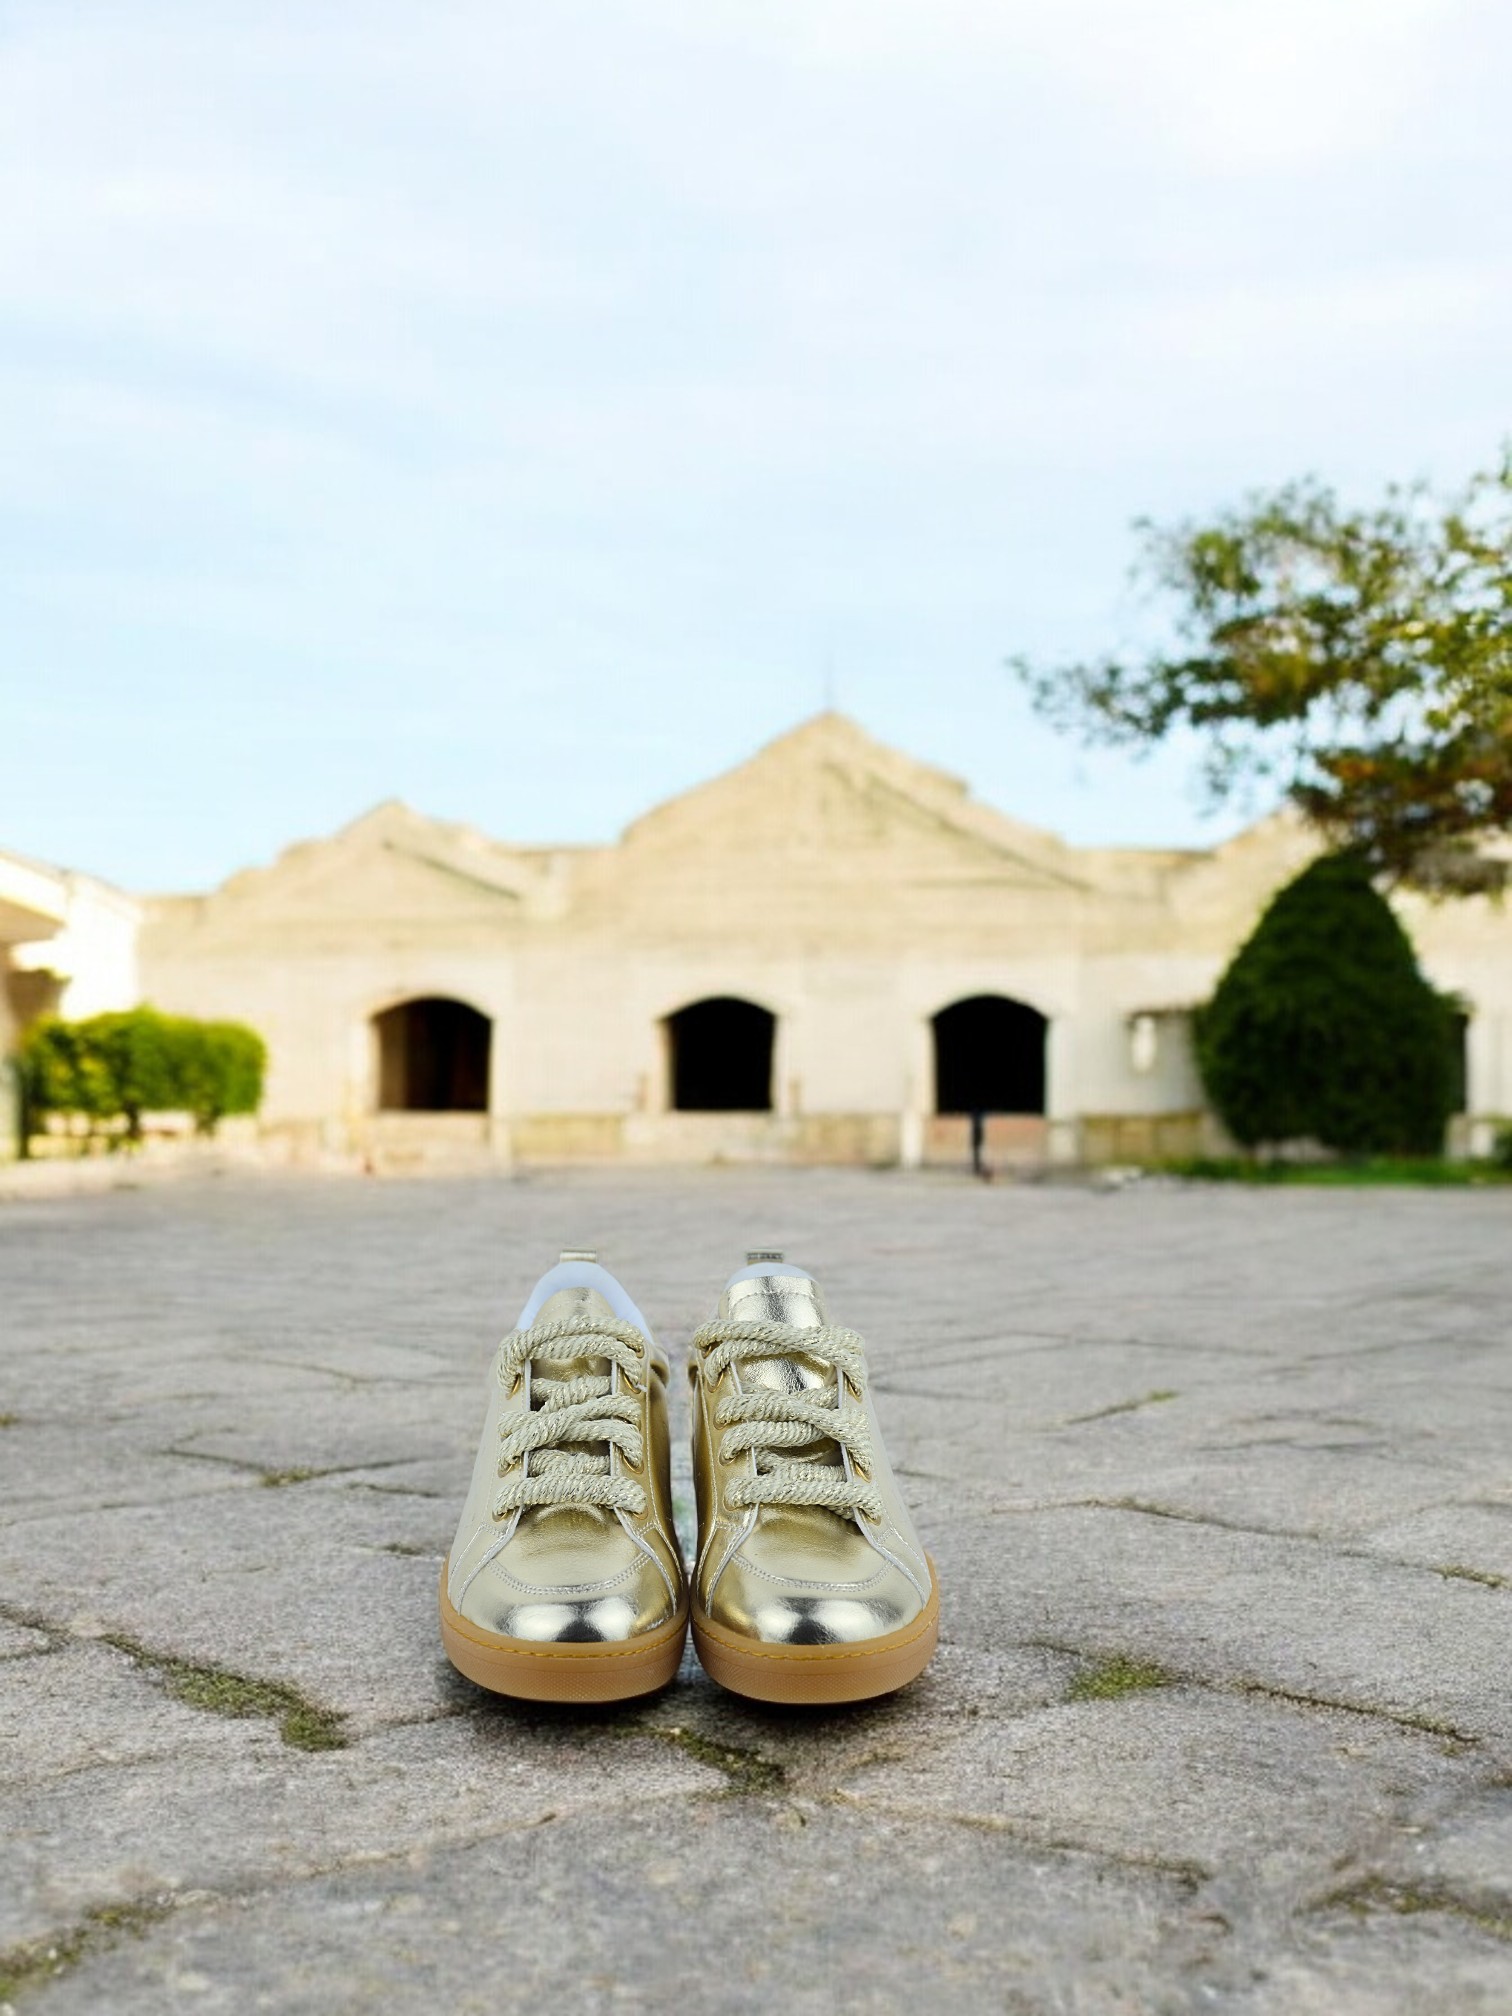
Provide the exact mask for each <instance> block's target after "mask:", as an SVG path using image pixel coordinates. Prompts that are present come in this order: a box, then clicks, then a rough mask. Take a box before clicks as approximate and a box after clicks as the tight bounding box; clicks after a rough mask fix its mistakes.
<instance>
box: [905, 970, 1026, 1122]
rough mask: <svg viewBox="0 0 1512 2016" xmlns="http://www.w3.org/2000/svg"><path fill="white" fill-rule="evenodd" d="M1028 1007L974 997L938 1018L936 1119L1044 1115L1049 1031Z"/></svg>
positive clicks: (996, 996) (1001, 998) (1000, 998)
mask: <svg viewBox="0 0 1512 2016" xmlns="http://www.w3.org/2000/svg"><path fill="white" fill-rule="evenodd" d="M1047 1027H1048V1024H1047V1023H1046V1021H1045V1018H1044V1016H1043V1015H1041V1013H1040V1012H1039V1010H1038V1009H1037V1008H1031V1007H1030V1006H1029V1004H1028V1003H1027V1002H1026V1001H1010V1000H1009V999H1008V998H1007V997H1006V996H1005V995H1002V994H973V995H971V996H970V997H969V998H968V999H967V1000H965V1001H953V1002H952V1003H951V1004H950V1006H949V1007H948V1008H942V1009H941V1010H940V1012H939V1014H938V1015H936V1016H935V1018H934V1023H933V1029H934V1068H935V1111H936V1113H1043V1112H1044V1110H1045V1030H1046V1028H1047Z"/></svg>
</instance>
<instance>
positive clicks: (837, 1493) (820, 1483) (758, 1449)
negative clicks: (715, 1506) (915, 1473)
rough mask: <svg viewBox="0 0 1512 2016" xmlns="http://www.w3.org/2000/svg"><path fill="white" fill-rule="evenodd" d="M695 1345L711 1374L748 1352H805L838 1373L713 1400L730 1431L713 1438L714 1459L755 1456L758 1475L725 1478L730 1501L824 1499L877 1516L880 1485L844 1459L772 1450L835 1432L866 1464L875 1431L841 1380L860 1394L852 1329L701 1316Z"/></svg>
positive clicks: (829, 1437) (860, 1369)
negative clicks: (792, 1386)
mask: <svg viewBox="0 0 1512 2016" xmlns="http://www.w3.org/2000/svg"><path fill="white" fill-rule="evenodd" d="M692 1348H693V1349H694V1350H696V1351H699V1352H701V1353H702V1354H703V1355H702V1366H703V1374H704V1377H705V1378H706V1379H708V1380H709V1381H711V1382H713V1381H716V1380H718V1379H719V1378H720V1377H721V1376H722V1375H723V1374H724V1373H725V1372H726V1371H728V1370H729V1368H730V1367H731V1366H732V1365H740V1364H744V1363H745V1362H746V1361H747V1360H750V1359H753V1358H794V1357H802V1358H807V1359H809V1360H810V1361H811V1362H812V1363H814V1364H816V1365H821V1366H824V1367H826V1368H828V1370H830V1371H831V1372H832V1373H833V1374H834V1377H833V1379H831V1380H830V1381H828V1382H827V1383H826V1384H825V1385H823V1386H810V1387H807V1388H805V1389H804V1390H803V1391H801V1392H797V1393H789V1392H784V1391H779V1390H777V1389H776V1388H774V1387H770V1386H755V1387H747V1388H745V1389H743V1390H742V1391H740V1392H736V1393H727V1394H726V1395H725V1397H724V1398H723V1399H722V1400H721V1401H720V1402H719V1403H718V1405H717V1406H716V1407H715V1409H714V1419H715V1421H716V1422H717V1423H718V1425H719V1426H720V1427H721V1428H724V1429H726V1430H727V1431H728V1432H727V1433H726V1434H725V1436H724V1437H723V1439H722V1440H721V1442H720V1445H719V1458H720V1461H721V1462H722V1463H728V1462H729V1461H731V1460H732V1459H733V1458H734V1457H736V1456H738V1455H740V1454H741V1452H742V1451H743V1450H747V1449H749V1450H750V1451H751V1453H752V1455H753V1456H754V1458H755V1463H756V1469H755V1475H754V1476H750V1477H738V1478H737V1479H736V1480H735V1482H734V1483H733V1484H732V1485H731V1486H730V1489H729V1491H728V1493H727V1494H726V1497H727V1502H728V1503H729V1504H731V1505H733V1506H735V1507H737V1508H745V1507H748V1506H752V1505H823V1506H827V1507H828V1508H829V1510H830V1511H832V1512H859V1513H861V1514H862V1515H863V1517H865V1518H867V1519H880V1518H881V1517H882V1499H881V1494H880V1493H879V1492H878V1490H877V1488H876V1486H875V1485H874V1484H872V1483H870V1482H869V1481H868V1480H867V1478H862V1477H855V1476H847V1475H846V1473H845V1466H844V1464H843V1463H834V1462H831V1463H820V1462H816V1461H815V1460H814V1459H813V1458H812V1457H784V1456H782V1455H781V1454H779V1453H778V1452H780V1451H781V1450H784V1449H799V1448H802V1447H803V1445H804V1444H805V1443H808V1442H816V1441H820V1440H824V1441H828V1442H834V1443H837V1444H838V1445H839V1447H840V1448H841V1449H842V1450H843V1451H844V1452H845V1454H846V1455H847V1456H848V1457H849V1458H850V1460H851V1463H852V1465H853V1466H854V1467H855V1468H856V1469H859V1470H864V1471H866V1472H868V1473H870V1470H871V1467H872V1440H871V1430H870V1428H869V1426H868V1424H867V1419H866V1412H865V1410H864V1409H863V1408H861V1407H859V1406H857V1405H856V1404H855V1403H854V1402H853V1401H851V1400H849V1399H848V1398H847V1395H846V1391H845V1389H846V1386H847V1385H849V1386H851V1387H853V1388H854V1389H855V1391H856V1393H857V1395H858V1396H859V1395H860V1394H862V1393H864V1392H865V1391H866V1357H865V1354H864V1350H863V1346H862V1342H861V1338H860V1336H859V1335H858V1334H857V1332H856V1331H854V1330H840V1329H837V1328H834V1327H833V1326H831V1325H829V1324H825V1325H824V1326H823V1327H822V1328H815V1329H812V1330H805V1329H801V1328H799V1327H798V1326H796V1325H794V1324H790V1323H706V1324H705V1325H704V1327H703V1328H702V1329H701V1330H700V1331H699V1332H698V1334H697V1336H696V1337H695V1338H694V1339H693V1346H692Z"/></svg>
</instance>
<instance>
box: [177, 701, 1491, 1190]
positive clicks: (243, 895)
mask: <svg viewBox="0 0 1512 2016" xmlns="http://www.w3.org/2000/svg"><path fill="white" fill-rule="evenodd" d="M1315 846H1316V843H1315V842H1314V841H1313V840H1312V839H1311V837H1310V836H1309V835H1308V834H1307V833H1306V832H1305V831H1304V830H1303V829H1302V828H1301V827H1300V826H1299V825H1298V824H1297V823H1296V822H1295V821H1293V820H1291V819H1290V818H1287V817H1277V818H1274V819H1272V820H1269V821H1266V822H1264V824H1263V825H1262V826H1260V827H1257V828H1253V829H1251V830H1250V831H1249V832H1247V833H1245V834H1241V835H1239V836H1238V837H1237V838H1236V839H1235V840H1233V841H1231V842H1229V843H1227V844H1226V845H1225V846H1223V847H1220V848H1216V849H1214V850H1212V851H1211V852H1208V853H1182V852H1175V851H1165V852H1158V851H1152V850H1127V851H1119V850H1075V849H1071V848H1068V847H1066V846H1064V845H1063V843H1061V842H1060V841H1058V840H1057V839H1055V838H1054V836H1052V835H1048V834H1042V833H1038V832H1036V831H1034V830H1033V829H1029V828H1024V827H1020V826H1017V825H1015V824H1014V823H1013V822H1011V821H1009V820H1006V819H1003V818H1001V817H1000V816H999V815H998V814H996V813H994V812H992V811H991V810H990V809H989V808H985V807H981V806H978V805H976V804H975V803H974V802H973V801H971V800H970V799H969V798H968V797H967V795H966V793H965V791H964V787H962V786H960V785H959V784H957V783H956V782H955V781H954V780H952V779H949V778H945V777H942V776H941V775H940V774H939V773H937V772H934V771H931V770H929V769H927V768H926V767H925V766H923V765H919V764H916V763H913V762H911V761H910V759H908V758H907V757H904V756H901V755H899V754H898V753H897V752H895V751H891V750H887V749H885V748H883V747H882V746H881V745H878V744H876V743H873V742H871V741H870V740H869V738H867V737H865V736H864V735H863V734H862V733H861V731H860V730H859V729H856V728H854V727H853V725H852V724H850V723H848V722H844V721H842V720H840V719H839V718H838V717H834V716H826V717H821V719H820V720H819V721H818V722H815V723H811V724H808V726H807V727H805V728H804V729H801V730H799V731H796V732H795V733H794V734H793V735H791V736H788V737H785V738H783V739H782V740H781V741H780V742H778V743H776V744H773V745H771V746H770V747H769V748H768V749H766V750H764V751H762V752H760V753H759V754H758V755H757V756H756V757H754V758H753V759H752V760H751V761H750V762H749V763H747V764H744V765H742V766H741V767H740V768H739V769H738V770H736V771H734V772H732V773H730V775H729V776H727V777H724V778H719V779H715V780H713V781H712V782H711V783H710V784H708V785H705V786H702V787H700V788H699V789H698V790H696V791H694V792H690V793H688V794H687V795H686V796H685V797H683V798H681V799H678V800H675V801H673V802H672V803H671V804H669V805H666V806H661V807H658V808H657V809H656V810H655V811H654V812H652V813H650V814H648V815H647V816H646V817H645V818H644V819H643V820H640V821H637V822H636V823H635V825H633V826H632V827H631V828H630V829H629V830H628V831H627V833H626V834H625V835H624V836H623V838H622V839H621V841H620V842H619V843H617V844H616V845H614V846H609V847H602V848H583V849H551V850H539V849H537V850H529V849H512V848H509V847H507V846H505V845H502V844H500V843H497V842H493V841H490V840H487V839H486V838H484V837H483V836H480V835H477V834H475V833H471V832H467V831H464V830H461V829H456V828H449V827H444V826H441V825H439V824H437V823H436V822H433V821H430V820H426V819H424V818H422V817H420V815H418V814H415V813H413V812H410V811H408V810H407V809H406V808H404V807H402V806H392V805H391V806H385V807H380V808H378V809H377V810H376V811H375V812H374V813H372V814H370V815H368V816H367V817H366V818H365V819H363V820H359V821H358V822H356V824H355V825H354V826H352V827H349V828H347V829H346V830H345V831H344V832H343V833H340V834H337V835H335V836H333V837H332V839H330V840H329V841H324V842H315V843H306V844H304V845H302V846H300V847H297V848H295V849H292V850H290V852H289V853H288V854H287V855H285V856H283V857H281V858H280V860H279V861H278V862H276V863H274V864H273V865H272V866H271V867H270V868H267V869H262V870H257V871H252V872H250V873H248V874H246V875H243V876H239V877H236V878H233V880H232V881H231V882H230V883H228V884H226V885H225V886H224V887H223V888H222V889H220V890H217V891H215V892H212V893H211V894H210V895H209V896H206V897H199V898H176V899H171V900H170V901H168V902H166V903H163V904H160V905H156V906H154V907H153V909H152V911H151V914H150V915H149V919H148V923H147V927H146V929H145V931H144V935H143V939H142V948H141V957H142V967H143V984H144V988H145V991H146V993H147V995H148V996H149V998H151V999H153V1000H154V1001H156V1002H157V1003H158V1004H159V1005H160V1006H162V1007H164V1008H167V1009H175V1010H180V1011H183V1012H186V1013H193V1014H199V1015H216V1016H231V1017H235V1018H237V1019H241V1020H244V1021H247V1022H250V1023H251V1024H252V1025H253V1026H254V1027H256V1028H258V1029H259V1030H260V1031H261V1032H262V1033H263V1034H264V1036H265V1037H266V1039H267V1041H268V1044H269V1051H270V1068H269V1078H268V1087H267V1100H266V1106H265V1109H264V1113H265V1119H266V1121H267V1123H268V1124H269V1125H270V1126H272V1127H273V1128H275V1129H277V1128H280V1127H282V1128H287V1129H304V1130H306V1131H307V1132H309V1131H314V1132H319V1133H322V1134H323V1137H324V1138H327V1139H330V1140H333V1141H338V1142H339V1141H347V1142H359V1143H360V1142H361V1141H362V1140H363V1139H365V1138H368V1137H370V1136H371V1135H372V1134H373V1131H374V1129H375V1128H377V1129H379V1130H380V1131H381V1130H382V1128H383V1127H385V1126H386V1127H389V1128H390V1129H391V1130H394V1129H401V1130H402V1125H403V1122H404V1121H405V1119H407V1118H408V1116H386V1115H382V1114H379V1113H378V1112H377V1111H376V1108H377V1104H378V1096H377V1094H378V1073H377V1061H376V1039H375V1035H374V1028H373V1018H374V1017H375V1016H376V1015H377V1014H379V1013H380V1012H381V1011H383V1010H384V1009H386V1008H388V1007H390V1006H391V1005H393V1004H395V1003H398V1002H402V1001H406V1000H414V999H417V998H422V997H430V996H438V997H446V998H450V999H455V1000H457V1001H460V1002H463V1003H466V1004H468V1005H469V1006H471V1007H472V1008H474V1009H475V1010H477V1011H478V1012H479V1013H480V1014H482V1015H483V1016H485V1017H487V1018H488V1020H489V1022H490V1024H491V1027H492V1051H491V1072H490V1078H489V1095H488V1112H487V1113H486V1114H483V1115H480V1116H474V1117H473V1118H472V1119H471V1120H470V1121H469V1122H468V1124H469V1125H471V1126H472V1128H473V1131H474V1132H475V1133H476V1134H477V1135H478V1136H479V1138H486V1139H487V1140H488V1141H489V1142H490V1143H491V1144H492V1145H493V1146H494V1148H495V1149H497V1150H498V1151H499V1152H506V1151H507V1150H508V1149H509V1148H510V1147H511V1146H512V1147H513V1148H514V1150H515V1151H516V1152H518V1153H520V1154H522V1155H526V1156H539V1157H542V1158H551V1159H554V1158H557V1157H562V1156H567V1157H574V1156H603V1155H626V1156H631V1157H641V1158H648V1159H654V1158H656V1157H658V1156H675V1157H678V1158H685V1157H688V1156H693V1157H695V1158H696V1157H705V1156H713V1155H720V1154H725V1155H769V1156H772V1157H776V1158H779V1159H780V1158H791V1159H800V1160H802V1159H838V1160H845V1159H860V1160H895V1159H899V1158H902V1159H904V1160H914V1159H919V1158H920V1157H924V1158H927V1157H928V1156H929V1155H931V1154H947V1153H948V1154H949V1155H950V1156H951V1157H953V1158H954V1157H958V1156H959V1154H960V1153H961V1152H962V1143H963V1141H964V1138H965V1137H964V1133H963V1131H962V1129H963V1127H964V1122H960V1123H957V1122H956V1121H951V1120H947V1119H946V1118H944V1117H942V1116H937V1115H936V1114H935V1112H934V1104H935V1100H934V1063H933V1049H932V1035H931V1019H932V1017H933V1016H935V1015H936V1014H937V1013H938V1012H939V1011H940V1010H941V1009H942V1008H944V1007H946V1006H947V1005H949V1004H951V1003H953V1002H956V1001H960V1000H962V999H964V998H967V997H970V996H973V995H979V994H987V995H1000V996H1004V997H1007V998H1008V999H1010V1000H1012V1001H1017V1002H1022V1003H1025V1004H1027V1005H1028V1006H1029V1007H1031V1008H1033V1009H1035V1010H1037V1011H1038V1012H1039V1013H1040V1014H1041V1015H1043V1016H1044V1017H1045V1018H1046V1032H1045V1043H1046V1081H1045V1089H1046V1097H1045V1101H1044V1112H1043V1114H1042V1115H1039V1116H1020V1119H1021V1120H1022V1122H1023V1124H1022V1125H1017V1124H1015V1125H1010V1124H1009V1122H1008V1121H1007V1120H1004V1121H1003V1122H1001V1123H999V1122H994V1123H993V1124H994V1125H995V1126H996V1127H997V1133H998V1138H999V1140H1000V1142H1001V1144H1002V1147H1003V1152H1004V1153H1020V1152H1021V1153H1024V1154H1026V1155H1036V1156H1037V1155H1041V1154H1049V1155H1052V1156H1054V1155H1062V1156H1067V1157H1071V1156H1076V1155H1079V1154H1081V1153H1083V1152H1085V1150H1086V1149H1087V1146H1088V1143H1089V1142H1092V1141H1101V1142H1105V1143H1106V1142H1113V1143H1115V1144H1116V1142H1117V1141H1118V1140H1120V1139H1127V1140H1129V1141H1132V1142H1143V1141H1156V1142H1164V1143H1166V1144H1167V1146H1168V1147H1170V1149H1171V1152H1179V1149H1178V1148H1177V1147H1176V1146H1175V1145H1174V1144H1191V1145H1195V1144H1196V1143H1197V1141H1198V1139H1199V1138H1200V1136H1201V1125H1202V1119H1201V1107H1202V1096H1201V1087H1200V1084H1199V1082H1198V1079H1197V1074H1196V1069H1195V1065H1194V1062H1193V1058H1192V1051H1191V1043H1190V1032H1189V1029H1188V1027H1187V1022H1186V1011H1187V1010H1189V1009H1190V1007H1191V1006H1192V1005H1193V1004H1194V1003H1196V1002H1198V1001H1200V1000H1202V999H1204V998H1205V997H1206V996H1207V995H1208V994H1209V993H1210V992H1211V990H1212V986H1213V983H1214V981H1215V980H1216V978H1217V976H1218V974H1219V973H1220V972H1221V970H1222V968H1223V966H1224V965H1225V963H1226V962H1227V960H1228V959H1229V958H1230V957H1231V956H1232V953H1233V951H1234V950H1235V949H1236V947H1237V946H1238V944H1239V943H1240V942H1241V941H1242V940H1243V938H1244V937H1245V936H1246V935H1247V934H1248V932H1249V931H1250V929H1251V928H1252V927H1253V924H1254V921H1255V919H1256V917H1257V916H1258V914H1259V911H1260V909H1261V908H1262V907H1263V904H1264V902H1265V901H1266V900H1267V898H1268V897H1269V895H1270V894H1271V893H1272V892H1273V891H1274V890H1275V889H1276V888H1277V887H1278V886H1280V884H1281V883H1283V882H1284V881H1286V880H1288V879H1290V877H1291V876H1292V875H1294V874H1295V873H1296V872H1297V870H1298V869H1299V868H1300V867H1301V866H1302V865H1303V863H1304V862H1305V861H1306V860H1307V859H1308V858H1310V856H1311V854H1312V853H1313V852H1314V851H1315ZM1409 907H1410V906H1409ZM1408 921H1409V928H1411V929H1412V930H1413V932H1414V935H1415V937H1416V938H1417V940H1418V942H1419V945H1420V949H1421V951H1422V954H1423V958H1424V963H1425V967H1426V969H1427V970H1428V972H1429V974H1430V977H1432V978H1433V979H1434V980H1435V982H1436V984H1439V985H1440V986H1446V987H1452V988H1455V989H1458V990H1460V991H1462V992H1463V993H1464V995H1465V997H1466V999H1467V1001H1468V1002H1469V1003H1470V1004H1471V1005H1472V1006H1473V1008H1474V1011H1475V1014H1474V1020H1473V1022H1472V1025H1471V1034H1470V1062H1471V1085H1472V1104H1473V1107H1474V1109H1475V1111H1476V1112H1477V1113H1478V1114H1480V1115H1491V1114H1496V1113H1507V1112H1509V1111H1512V1075H1509V1074H1512V922H1509V918H1508V915H1507V914H1506V913H1505V912H1503V911H1502V910H1500V909H1498V908H1496V907H1495V906H1492V905H1488V904H1484V903H1479V902H1476V903H1470V904H1462V905H1458V906H1421V905H1419V906H1417V908H1416V909H1414V910H1413V912H1412V915H1411V916H1410V917H1409V920H1408ZM715 996H735V997H739V998H741V999H744V1000H747V1001H750V1002H753V1003H756V1004H758V1005H759V1006H761V1007H763V1008H765V1009H767V1010H768V1011H769V1012H770V1013H771V1014H772V1015H773V1016H774V1017H775V1018H776V1030H775V1046H774V1058H773V1072H772V1079H773V1084H772V1092H773V1100H772V1106H773V1110H772V1111H771V1113H769V1114H765V1113H763V1114H746V1115H738V1114H737V1115H731V1114H709V1113H689V1112H674V1111H671V1110H670V1103H671V1102H670V1089H671V1088H670V1072H669V1039H668V1033H667V1018H668V1017H669V1016H671V1015H672V1014H674V1013H675V1012H676V1011H678V1010H679V1009H682V1008H684V1007H686V1006H688V1005H689V1004H691V1003H694V1002H697V1001H700V1000H703V999H705V998H708V997H715ZM447 1117H448V1119H449V1120H455V1122H456V1124H457V1126H458V1128H459V1129H460V1131H462V1132H466V1131H467V1129H466V1127H464V1126H463V1125H462V1123H463V1120H464V1116H461V1115H457V1116H447ZM1099 1130H1101V1132H1099Z"/></svg>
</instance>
